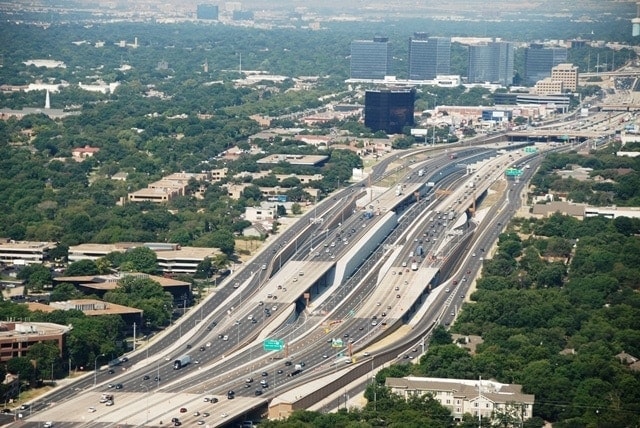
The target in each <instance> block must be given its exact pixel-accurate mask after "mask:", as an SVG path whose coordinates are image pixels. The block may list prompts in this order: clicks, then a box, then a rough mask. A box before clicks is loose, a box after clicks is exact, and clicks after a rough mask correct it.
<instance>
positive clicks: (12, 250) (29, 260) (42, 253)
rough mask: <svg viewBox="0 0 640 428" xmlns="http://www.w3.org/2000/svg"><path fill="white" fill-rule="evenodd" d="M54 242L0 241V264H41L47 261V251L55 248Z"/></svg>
mask: <svg viewBox="0 0 640 428" xmlns="http://www.w3.org/2000/svg"><path fill="white" fill-rule="evenodd" d="M56 245H57V244H56V243H55V242H39V241H14V240H12V239H8V238H2V239H0V263H3V264H6V265H19V266H23V265H30V264H41V263H44V262H45V261H47V260H49V251H51V250H52V249H54V248H55V247H56Z"/></svg>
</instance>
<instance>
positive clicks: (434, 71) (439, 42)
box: [409, 33, 451, 80]
mask: <svg viewBox="0 0 640 428" xmlns="http://www.w3.org/2000/svg"><path fill="white" fill-rule="evenodd" d="M447 74H451V39H450V38H448V37H428V35H427V33H414V34H413V37H411V38H410V39H409V79H410V80H430V79H435V77H436V76H439V75H447Z"/></svg>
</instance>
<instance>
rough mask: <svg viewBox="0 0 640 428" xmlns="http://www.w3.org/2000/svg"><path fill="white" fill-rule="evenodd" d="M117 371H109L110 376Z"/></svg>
mask: <svg viewBox="0 0 640 428" xmlns="http://www.w3.org/2000/svg"><path fill="white" fill-rule="evenodd" d="M115 372H116V371H115V370H114V369H109V372H108V373H109V374H114V373H115Z"/></svg>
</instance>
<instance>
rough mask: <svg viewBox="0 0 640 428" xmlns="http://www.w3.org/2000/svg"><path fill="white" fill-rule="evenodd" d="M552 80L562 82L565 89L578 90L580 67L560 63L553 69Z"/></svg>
mask: <svg viewBox="0 0 640 428" xmlns="http://www.w3.org/2000/svg"><path fill="white" fill-rule="evenodd" d="M551 80H559V81H561V82H562V89H563V90H564V91H571V92H576V91H577V90H578V67H576V66H574V65H573V64H558V65H556V66H555V67H553V68H552V69H551Z"/></svg>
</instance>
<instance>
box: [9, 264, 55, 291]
mask: <svg viewBox="0 0 640 428" xmlns="http://www.w3.org/2000/svg"><path fill="white" fill-rule="evenodd" d="M17 277H18V279H24V280H25V284H26V285H27V286H28V287H29V288H30V289H31V290H36V291H38V290H42V288H43V287H44V286H45V285H47V284H51V281H52V276H51V271H50V270H49V269H48V268H47V267H45V266H44V265H41V264H32V265H28V266H25V267H24V268H22V269H21V270H20V272H18V275H17Z"/></svg>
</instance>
